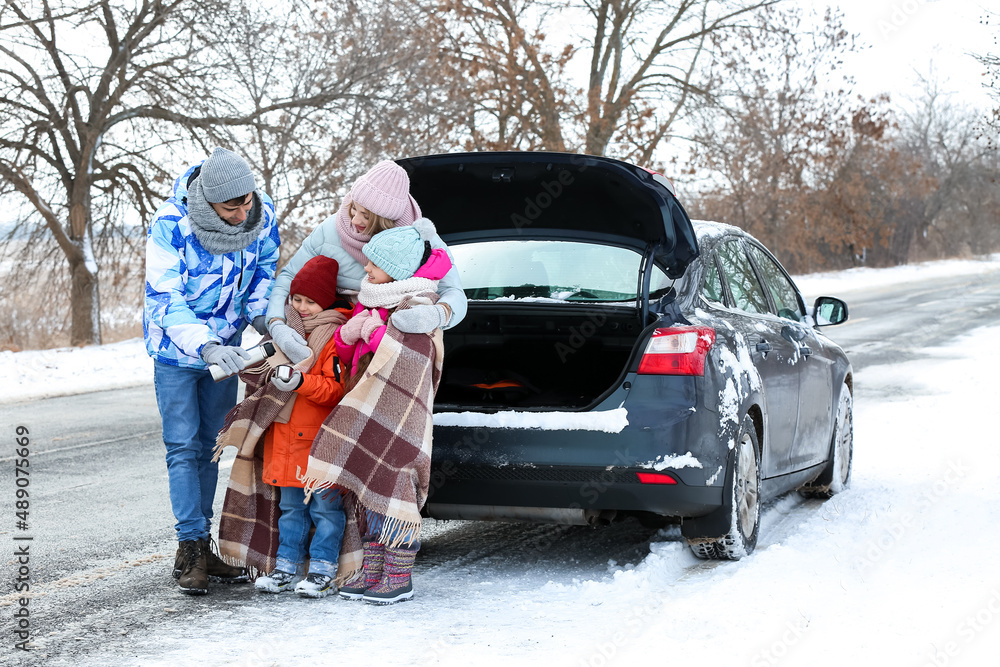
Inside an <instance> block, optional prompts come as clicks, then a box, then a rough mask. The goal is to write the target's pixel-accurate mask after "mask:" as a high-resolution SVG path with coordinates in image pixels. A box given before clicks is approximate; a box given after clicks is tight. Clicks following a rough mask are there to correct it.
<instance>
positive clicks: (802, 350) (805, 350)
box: [799, 345, 813, 357]
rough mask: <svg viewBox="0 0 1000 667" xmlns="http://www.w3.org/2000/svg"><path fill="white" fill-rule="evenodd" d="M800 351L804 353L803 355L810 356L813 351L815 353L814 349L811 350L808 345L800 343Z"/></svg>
mask: <svg viewBox="0 0 1000 667" xmlns="http://www.w3.org/2000/svg"><path fill="white" fill-rule="evenodd" d="M799 352H801V353H802V356H803V357H808V356H809V355H810V354H812V353H813V351H812V350H810V349H809V348H808V347H807V346H805V345H799Z"/></svg>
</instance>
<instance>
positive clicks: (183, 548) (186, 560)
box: [177, 540, 208, 595]
mask: <svg viewBox="0 0 1000 667" xmlns="http://www.w3.org/2000/svg"><path fill="white" fill-rule="evenodd" d="M178 551H180V557H181V573H180V575H178V577H177V585H178V586H179V587H180V589H181V592H182V593H187V594H188V595H204V594H205V593H207V592H208V566H207V565H206V563H205V551H204V550H203V549H202V545H201V540H187V541H185V542H181V543H180V548H179V549H178Z"/></svg>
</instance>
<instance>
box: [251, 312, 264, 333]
mask: <svg viewBox="0 0 1000 667" xmlns="http://www.w3.org/2000/svg"><path fill="white" fill-rule="evenodd" d="M250 326H252V327H253V328H254V329H255V330H256V331H257V333H259V334H260V335H261V336H263V335H264V334H266V333H267V322H266V318H265V317H264V316H263V315H258V316H257V317H255V318H253V322H251V323H250Z"/></svg>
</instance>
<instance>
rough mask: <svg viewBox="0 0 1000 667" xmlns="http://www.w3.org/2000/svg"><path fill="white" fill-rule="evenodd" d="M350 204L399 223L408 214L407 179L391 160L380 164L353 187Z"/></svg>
mask: <svg viewBox="0 0 1000 667" xmlns="http://www.w3.org/2000/svg"><path fill="white" fill-rule="evenodd" d="M351 200H352V201H355V202H357V203H358V204H361V205H362V206H364V207H365V208H366V209H368V210H369V211H371V212H372V213H374V214H376V215H380V216H382V217H383V218H387V219H389V220H396V221H398V220H400V219H402V218H404V217H408V216H406V214H407V213H409V212H410V211H411V205H410V202H411V201H413V199H412V198H411V197H410V177H409V176H408V175H407V174H406V170H405V169H403V168H402V167H400V166H399V165H398V164H396V163H395V162H393V161H392V160H382V161H381V162H379V163H378V164H377V165H375V166H374V167H372V168H371V169H369V170H368V173H366V174H365V175H364V176H362V177H361V178H359V179H358V180H357V181H356V182H355V183H354V185H353V186H352V187H351ZM415 203H416V202H414V204H415ZM412 222H413V220H412V219H411V220H407V223H412Z"/></svg>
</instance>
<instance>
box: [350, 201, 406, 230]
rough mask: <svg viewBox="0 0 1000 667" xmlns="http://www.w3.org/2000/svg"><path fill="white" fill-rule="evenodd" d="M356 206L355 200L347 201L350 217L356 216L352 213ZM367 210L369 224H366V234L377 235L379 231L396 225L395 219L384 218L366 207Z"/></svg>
mask: <svg viewBox="0 0 1000 667" xmlns="http://www.w3.org/2000/svg"><path fill="white" fill-rule="evenodd" d="M354 206H355V203H354V202H353V201H350V202H348V203H347V216H348V217H349V218H354V216H353V215H352V214H351V209H353V208H354ZM365 210H366V211H368V225H367V226H365V230H364V232H363V233H364V234H365V235H366V236H375V235H376V234H378V233H379V232H384V231H385V230H387V229H392V228H393V227H395V226H396V221H395V220H390V219H389V218H384V217H382V216H381V215H379V214H378V213H376V212H375V211H372V210H371V209H367V208H366V209H365Z"/></svg>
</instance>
